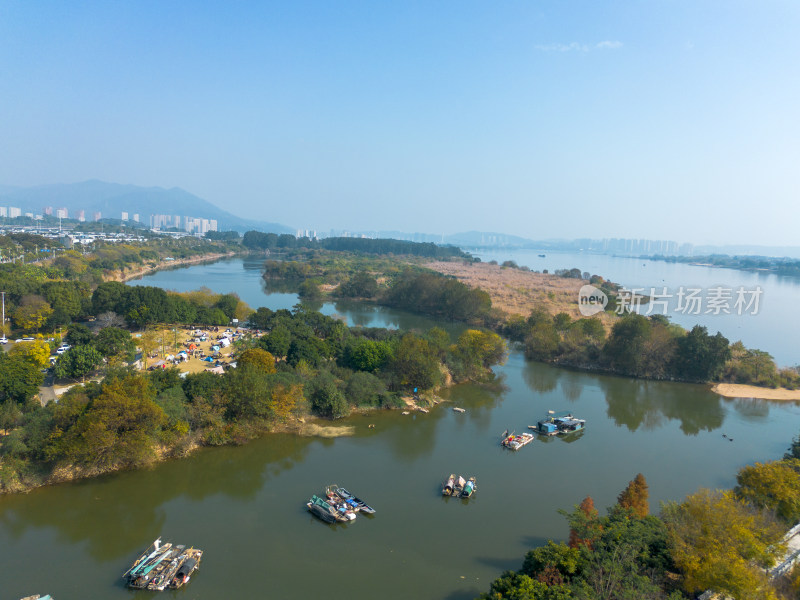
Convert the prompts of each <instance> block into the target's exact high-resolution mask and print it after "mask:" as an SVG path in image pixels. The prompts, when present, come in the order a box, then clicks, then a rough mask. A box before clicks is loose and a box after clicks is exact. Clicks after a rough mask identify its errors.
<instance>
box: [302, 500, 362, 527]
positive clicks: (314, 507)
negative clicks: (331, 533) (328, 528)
mask: <svg viewBox="0 0 800 600" xmlns="http://www.w3.org/2000/svg"><path fill="white" fill-rule="evenodd" d="M306 507H307V508H308V510H309V512H310V513H311V514H313V515H314V516H316V517H318V518H319V519H321V520H323V521H325V522H326V523H346V522H347V521H352V520H353V519H355V518H356V513H355V512H353V511H352V510H348V509H347V508H346V507H345V506H337V505H335V504H334V503H332V502H328V501H326V500H323V499H322V498H320V497H319V496H317V495H314V496H311V500H309V501H308V502H306Z"/></svg>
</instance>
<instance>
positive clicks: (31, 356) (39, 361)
mask: <svg viewBox="0 0 800 600" xmlns="http://www.w3.org/2000/svg"><path fill="white" fill-rule="evenodd" d="M8 353H9V354H10V355H12V356H21V357H22V358H24V359H25V360H27V361H29V362H30V363H31V364H33V365H34V366H36V367H37V368H38V369H42V368H44V367H46V366H48V365H49V364H50V344H48V343H47V342H45V341H44V340H34V341H32V342H22V343H19V344H14V345H13V346H12V347H11V349H10V350H9V351H8Z"/></svg>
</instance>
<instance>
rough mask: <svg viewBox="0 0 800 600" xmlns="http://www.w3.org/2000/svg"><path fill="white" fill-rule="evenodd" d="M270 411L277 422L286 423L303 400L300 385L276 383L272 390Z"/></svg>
mask: <svg viewBox="0 0 800 600" xmlns="http://www.w3.org/2000/svg"><path fill="white" fill-rule="evenodd" d="M271 397H272V410H273V413H274V414H275V418H276V419H277V420H279V421H286V420H287V419H288V418H289V417H290V416H291V415H292V412H293V411H294V410H295V407H296V406H297V405H298V404H300V403H301V402H302V401H303V400H305V398H304V397H303V386H302V384H300V383H287V384H284V383H278V384H276V385H275V386H273V388H272V392H271Z"/></svg>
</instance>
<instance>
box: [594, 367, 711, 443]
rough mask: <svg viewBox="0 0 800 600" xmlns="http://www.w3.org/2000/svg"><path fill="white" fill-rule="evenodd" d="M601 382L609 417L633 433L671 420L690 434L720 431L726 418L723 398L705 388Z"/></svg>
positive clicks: (604, 379) (608, 379) (620, 380)
mask: <svg viewBox="0 0 800 600" xmlns="http://www.w3.org/2000/svg"><path fill="white" fill-rule="evenodd" d="M597 381H598V383H599V384H600V387H601V389H602V390H603V392H604V393H605V397H606V402H607V403H608V410H607V414H608V416H609V417H611V418H612V419H613V420H614V422H615V423H616V424H617V425H624V426H625V427H627V428H628V429H629V430H631V431H636V430H637V429H639V428H640V427H641V428H643V429H645V430H652V429H656V428H658V427H661V426H663V424H664V419H667V420H677V421H679V422H680V429H681V431H682V432H683V433H685V434H686V435H697V434H698V433H699V432H701V431H713V430H715V429H718V428H719V427H721V426H722V422H723V421H724V419H725V410H724V409H723V407H722V404H721V402H720V398H719V396H717V395H716V394H712V393H710V392H708V391H707V390H705V389H704V388H703V386H699V385H690V384H675V383H664V382H657V381H643V380H639V379H623V378H621V377H606V376H600V377H598V378H597Z"/></svg>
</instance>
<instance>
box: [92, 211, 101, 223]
mask: <svg viewBox="0 0 800 600" xmlns="http://www.w3.org/2000/svg"><path fill="white" fill-rule="evenodd" d="M92 218H93V219H94V220H95V221H99V220H100V219H102V218H103V213H101V212H100V211H99V210H98V211H97V212H96V213H94V214H93V215H92Z"/></svg>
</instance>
